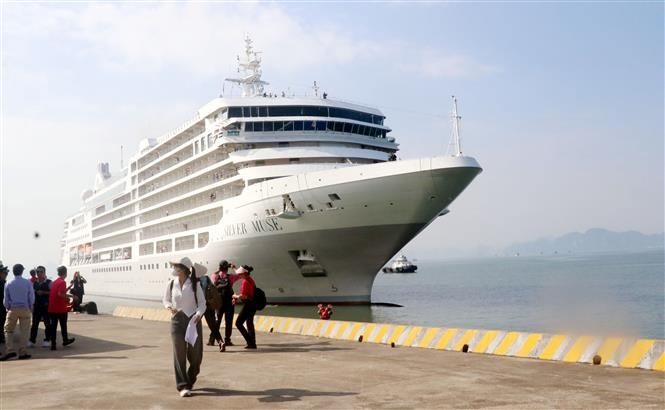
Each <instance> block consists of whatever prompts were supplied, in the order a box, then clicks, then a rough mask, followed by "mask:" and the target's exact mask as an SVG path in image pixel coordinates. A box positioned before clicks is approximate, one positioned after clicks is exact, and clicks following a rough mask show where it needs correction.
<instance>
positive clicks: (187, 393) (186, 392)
mask: <svg viewBox="0 0 665 410" xmlns="http://www.w3.org/2000/svg"><path fill="white" fill-rule="evenodd" d="M191 395H192V392H191V391H189V390H188V389H182V390H180V397H190V396H191Z"/></svg>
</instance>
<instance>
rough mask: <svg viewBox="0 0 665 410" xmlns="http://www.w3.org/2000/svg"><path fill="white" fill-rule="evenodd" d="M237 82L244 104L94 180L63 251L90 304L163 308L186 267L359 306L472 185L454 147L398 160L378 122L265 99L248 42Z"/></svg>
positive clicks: (288, 294) (157, 142)
mask: <svg viewBox="0 0 665 410" xmlns="http://www.w3.org/2000/svg"><path fill="white" fill-rule="evenodd" d="M239 72H241V73H242V76H241V77H240V78H236V79H227V81H230V82H231V83H233V84H236V85H239V86H240V89H242V96H238V97H231V98H229V97H226V96H222V97H220V98H216V99H214V100H212V101H210V102H209V103H208V104H206V105H204V106H203V107H201V108H200V109H199V110H198V112H197V114H196V116H195V117H194V118H193V119H192V120H190V121H188V122H186V123H185V124H183V125H181V126H180V127H178V128H177V129H175V130H173V131H171V132H169V133H168V134H166V135H163V136H161V137H159V138H156V139H153V138H149V139H146V140H143V141H141V142H140V145H139V150H138V152H137V153H136V154H135V155H134V156H132V157H131V158H130V159H129V161H128V166H126V167H124V168H122V169H121V170H120V171H119V172H118V173H117V174H116V175H111V174H110V172H109V167H108V164H100V165H99V166H98V170H97V175H96V179H95V183H94V186H93V187H92V189H90V190H87V191H85V192H84V193H83V194H82V200H83V205H82V207H81V209H80V210H79V211H78V212H76V213H75V214H73V215H72V216H70V217H68V218H67V219H66V221H65V226H64V238H63V241H62V244H61V246H62V263H63V265H65V266H67V267H68V268H69V269H71V270H78V271H80V272H81V273H82V274H83V275H84V276H85V277H86V279H87V282H88V283H87V285H86V290H87V293H88V294H90V295H92V296H93V297H94V295H100V296H110V297H122V298H135V299H143V300H159V299H160V298H161V295H162V292H163V290H164V287H165V284H166V283H167V282H168V281H169V280H170V278H171V269H170V267H169V264H168V262H169V261H173V260H178V259H179V258H181V257H182V256H185V255H186V256H189V257H190V258H191V259H192V260H193V261H195V262H198V263H200V264H202V265H205V266H206V267H207V268H208V270H209V271H210V270H215V269H216V267H217V265H218V263H219V261H220V260H221V259H227V260H230V261H232V262H235V263H236V264H249V265H252V266H254V267H255V279H256V281H257V283H258V285H259V286H260V287H261V288H262V289H264V291H265V292H266V295H267V297H268V300H269V302H270V303H282V304H285V303H313V302H330V303H338V304H339V303H349V304H355V303H357V304H365V303H369V302H370V300H371V299H370V297H371V290H372V283H373V281H374V278H375V276H376V274H377V272H378V271H379V270H380V269H381V268H382V266H383V265H384V264H385V263H386V262H387V261H388V260H389V259H390V258H391V257H392V256H393V255H394V254H395V253H396V252H398V251H399V250H400V249H401V248H402V247H403V246H404V245H405V244H407V243H408V242H409V241H410V240H411V239H413V238H414V237H415V236H416V235H417V234H418V233H419V232H420V231H422V230H423V229H425V228H426V227H427V226H428V225H429V224H430V223H432V221H434V220H435V219H436V218H437V217H438V216H440V215H443V214H445V213H446V212H447V207H448V206H449V205H450V204H451V202H452V201H453V200H454V199H455V198H456V197H457V196H458V195H459V194H460V193H461V192H462V191H463V190H464V189H465V188H466V187H467V186H468V185H469V183H470V182H471V181H472V180H473V179H474V177H475V176H476V175H477V174H478V173H480V171H481V168H480V166H479V165H478V163H477V162H476V160H475V159H473V158H471V157H466V156H463V155H462V154H461V151H460V150H459V137H458V138H457V144H456V150H455V152H454V153H453V154H452V155H446V156H435V157H431V158H418V159H409V160H397V159H396V152H397V151H398V144H397V143H396V142H395V139H394V138H392V137H390V136H389V133H390V128H389V127H388V126H387V125H386V124H385V123H384V120H385V117H384V116H383V115H382V114H381V112H380V111H379V110H376V109H374V108H370V107H365V106H361V105H356V104H350V103H347V102H342V101H335V100H333V99H329V98H327V95H326V94H325V93H319V92H318V90H316V88H315V90H314V91H315V93H314V96H310V97H296V96H293V95H285V94H283V93H279V95H275V94H272V93H266V92H265V91H264V85H266V84H267V83H266V82H264V81H262V80H261V60H260V57H259V55H258V53H257V52H255V51H254V50H253V48H252V42H251V40H250V39H246V50H245V58H244V59H243V60H242V62H239ZM454 115H455V118H454V119H455V121H458V120H459V117H458V116H457V114H456V111H455V114H454ZM454 125H455V126H454V130H457V123H456V122H455V123H454ZM411 138H417V136H411Z"/></svg>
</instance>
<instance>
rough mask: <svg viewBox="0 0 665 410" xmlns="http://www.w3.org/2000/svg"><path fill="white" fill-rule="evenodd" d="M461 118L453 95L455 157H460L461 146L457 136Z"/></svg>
mask: <svg viewBox="0 0 665 410" xmlns="http://www.w3.org/2000/svg"><path fill="white" fill-rule="evenodd" d="M461 119H462V117H461V116H460V115H459V114H458V113H457V98H456V97H455V96H454V95H453V114H452V120H453V143H454V144H455V156H456V157H461V156H462V146H461V145H460V136H459V129H460V126H459V122H460V120H461Z"/></svg>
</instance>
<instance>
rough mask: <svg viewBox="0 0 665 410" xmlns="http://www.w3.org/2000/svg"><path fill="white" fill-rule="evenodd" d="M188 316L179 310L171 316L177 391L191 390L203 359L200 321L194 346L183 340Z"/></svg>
mask: <svg viewBox="0 0 665 410" xmlns="http://www.w3.org/2000/svg"><path fill="white" fill-rule="evenodd" d="M189 320H190V318H189V317H187V315H186V314H184V313H182V312H181V311H179V312H178V313H176V314H175V315H173V317H172V318H171V341H172V342H173V367H174V369H175V384H176V388H177V389H178V391H180V390H182V389H188V390H191V389H192V388H193V387H194V383H196V378H197V376H198V375H199V371H200V370H201V361H202V360H203V328H202V326H201V322H200V321H199V323H197V325H196V331H197V332H198V334H199V337H197V338H196V342H195V343H194V346H192V345H190V344H189V343H187V342H186V341H185V333H186V332H187V325H188V324H189ZM187 362H189V368H188V367H187Z"/></svg>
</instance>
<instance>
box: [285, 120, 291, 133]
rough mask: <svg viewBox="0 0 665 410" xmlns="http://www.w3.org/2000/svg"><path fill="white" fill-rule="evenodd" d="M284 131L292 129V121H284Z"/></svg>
mask: <svg viewBox="0 0 665 410" xmlns="http://www.w3.org/2000/svg"><path fill="white" fill-rule="evenodd" d="M284 131H293V121H289V122H286V123H284Z"/></svg>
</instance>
